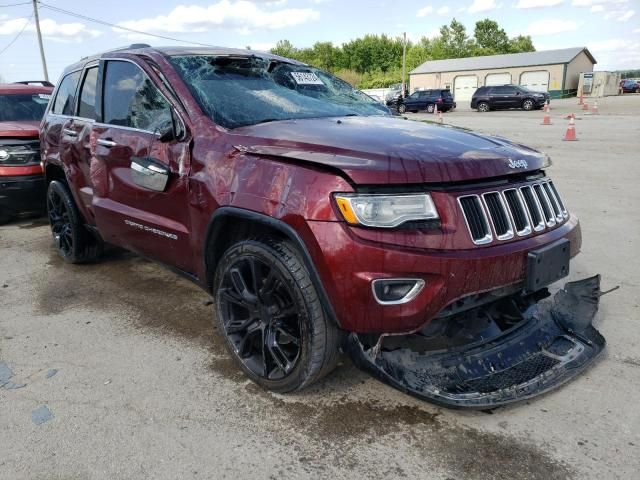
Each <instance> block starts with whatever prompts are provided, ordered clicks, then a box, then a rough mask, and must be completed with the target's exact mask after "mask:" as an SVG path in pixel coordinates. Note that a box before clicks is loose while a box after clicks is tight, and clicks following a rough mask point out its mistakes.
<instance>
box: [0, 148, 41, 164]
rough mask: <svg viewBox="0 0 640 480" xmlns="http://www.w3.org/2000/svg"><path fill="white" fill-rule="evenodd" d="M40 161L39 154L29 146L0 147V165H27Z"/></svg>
mask: <svg viewBox="0 0 640 480" xmlns="http://www.w3.org/2000/svg"><path fill="white" fill-rule="evenodd" d="M39 161H40V152H39V150H38V149H37V148H36V147H33V146H31V145H28V144H25V145H0V165H28V164H31V163H38V162H39Z"/></svg>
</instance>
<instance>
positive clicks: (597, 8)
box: [591, 5, 604, 13]
mask: <svg viewBox="0 0 640 480" xmlns="http://www.w3.org/2000/svg"><path fill="white" fill-rule="evenodd" d="M603 10H604V5H594V6H593V7H591V11H592V12H593V13H595V12H602V11H603Z"/></svg>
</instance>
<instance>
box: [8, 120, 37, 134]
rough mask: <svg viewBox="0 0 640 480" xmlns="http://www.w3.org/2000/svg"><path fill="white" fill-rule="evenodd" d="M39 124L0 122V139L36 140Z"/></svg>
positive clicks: (30, 122) (32, 122) (31, 122)
mask: <svg viewBox="0 0 640 480" xmlns="http://www.w3.org/2000/svg"><path fill="white" fill-rule="evenodd" d="M39 127H40V122H37V121H35V122H34V121H24V122H0V138H2V137H26V138H38V129H39Z"/></svg>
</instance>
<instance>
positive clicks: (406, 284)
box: [371, 278, 424, 305]
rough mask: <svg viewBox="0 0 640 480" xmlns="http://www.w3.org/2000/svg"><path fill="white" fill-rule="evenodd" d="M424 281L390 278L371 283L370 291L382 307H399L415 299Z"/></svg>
mask: <svg viewBox="0 0 640 480" xmlns="http://www.w3.org/2000/svg"><path fill="white" fill-rule="evenodd" d="M423 287H424V280H422V279H420V278H390V279H378V280H374V281H373V282H371V289H372V290H373V296H374V297H375V299H376V301H377V302H378V303H380V304H382V305H399V304H401V303H407V302H410V301H411V300H413V299H414V298H416V296H418V294H419V293H420V291H421V290H422V288H423Z"/></svg>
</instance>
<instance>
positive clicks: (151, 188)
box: [91, 59, 194, 271]
mask: <svg viewBox="0 0 640 480" xmlns="http://www.w3.org/2000/svg"><path fill="white" fill-rule="evenodd" d="M98 81H99V83H100V85H101V86H102V92H101V96H100V100H101V101H100V107H99V110H100V113H99V119H100V122H96V124H95V125H94V129H93V133H92V138H91V142H92V148H93V150H94V158H93V159H92V163H91V179H92V181H93V185H94V194H93V207H94V211H95V215H96V224H97V226H98V228H99V230H100V232H101V233H102V235H103V236H104V237H105V240H106V241H108V242H111V243H114V244H116V245H120V246H122V247H125V248H127V249H129V250H133V251H135V252H139V253H141V254H143V255H145V256H149V257H152V258H155V259H157V260H160V261H161V262H164V263H166V264H168V265H172V266H176V267H178V268H180V269H182V270H185V271H193V270H192V269H193V267H194V266H193V262H192V255H191V253H190V252H191V250H190V245H189V224H190V222H189V213H188V212H189V208H188V201H187V196H188V177H187V173H188V168H189V164H190V161H189V144H188V141H187V139H186V138H184V137H185V135H184V127H183V125H184V123H182V121H181V120H180V119H179V117H178V116H177V114H176V113H175V111H174V109H173V107H172V106H171V104H170V103H169V101H168V100H167V97H165V96H164V95H163V94H162V92H161V91H160V89H159V88H158V86H157V85H156V84H155V83H154V82H153V80H152V79H151V78H150V74H149V73H147V72H145V71H144V70H143V69H142V68H141V67H140V66H139V65H138V64H136V63H133V62H131V61H124V60H116V59H114V60H106V61H101V67H100V78H99V80H98ZM173 124H177V125H176V132H177V137H178V138H177V139H171V140H169V141H161V140H160V138H159V137H160V134H161V132H165V131H166V130H167V128H168V127H170V126H172V125H173ZM181 132H182V133H181ZM159 172H161V173H159ZM141 179H142V180H143V181H141ZM162 179H165V180H166V184H165V185H164V186H161V188H159V189H156V188H157V182H158V180H162ZM154 184H155V185H154Z"/></svg>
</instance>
